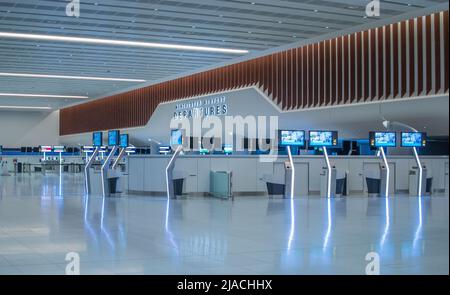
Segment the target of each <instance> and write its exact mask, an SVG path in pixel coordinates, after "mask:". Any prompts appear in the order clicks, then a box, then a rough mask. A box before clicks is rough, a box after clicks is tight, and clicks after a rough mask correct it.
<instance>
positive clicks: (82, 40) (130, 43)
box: [0, 32, 249, 54]
mask: <svg viewBox="0 0 450 295" xmlns="http://www.w3.org/2000/svg"><path fill="white" fill-rule="evenodd" d="M0 37H1V38H14V39H27V40H40V41H59V42H72V43H84V44H97V45H117V46H133V47H146V48H162V49H174V50H187V51H205V52H216V53H228V54H246V53H249V51H248V50H239V49H228V48H215V47H204V46H191V45H177V44H164V43H153V42H138V41H121V40H108V39H97V38H84V37H67V36H50V35H39V34H21V33H9V32H0Z"/></svg>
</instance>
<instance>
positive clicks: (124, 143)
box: [119, 134, 129, 149]
mask: <svg viewBox="0 0 450 295" xmlns="http://www.w3.org/2000/svg"><path fill="white" fill-rule="evenodd" d="M128 146H129V135H128V134H121V135H120V144H119V147H121V148H124V149H126V148H127V147H128Z"/></svg>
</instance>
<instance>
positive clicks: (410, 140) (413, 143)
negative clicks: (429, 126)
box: [402, 132, 427, 147]
mask: <svg viewBox="0 0 450 295" xmlns="http://www.w3.org/2000/svg"><path fill="white" fill-rule="evenodd" d="M426 145H427V135H426V133H423V132H402V147H425V146H426Z"/></svg>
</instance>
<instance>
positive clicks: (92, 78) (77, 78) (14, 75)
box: [0, 73, 147, 83]
mask: <svg viewBox="0 0 450 295" xmlns="http://www.w3.org/2000/svg"><path fill="white" fill-rule="evenodd" d="M0 77H23V78H49V79H71V80H93V81H113V82H138V83H143V82H147V80H140V79H124V78H102V77H88V76H87V77H82V76H61V75H42V74H21V73H0Z"/></svg>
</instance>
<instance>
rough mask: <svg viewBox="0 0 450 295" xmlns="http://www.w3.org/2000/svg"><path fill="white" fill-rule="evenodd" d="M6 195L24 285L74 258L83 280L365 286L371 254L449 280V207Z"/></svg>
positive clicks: (3, 222) (67, 182)
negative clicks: (342, 280) (216, 279)
mask: <svg viewBox="0 0 450 295" xmlns="http://www.w3.org/2000/svg"><path fill="white" fill-rule="evenodd" d="M1 185H2V186H1V188H0V191H1V192H2V198H0V262H1V261H2V260H5V261H8V265H12V263H15V265H17V266H20V267H23V269H22V270H21V271H20V272H22V273H27V271H29V270H30V268H26V267H25V266H26V265H30V264H31V265H33V263H40V265H46V266H48V267H50V266H52V267H53V266H54V265H55V264H56V265H57V264H58V263H59V264H64V263H65V261H64V256H65V254H66V253H68V252H69V251H75V252H79V253H80V255H81V259H82V262H84V263H85V265H84V268H82V269H83V270H82V272H83V274H109V273H124V272H126V273H136V274H364V271H365V265H366V261H365V256H366V254H367V253H368V252H371V251H375V252H377V253H379V254H380V256H381V261H382V267H381V272H382V273H383V274H422V273H426V274H447V273H448V257H449V255H448V249H449V246H448V245H449V244H448V241H449V235H448V218H449V217H448V208H449V204H448V196H439V195H434V196H432V197H420V198H418V197H409V196H402V195H395V196H394V195H392V196H391V197H389V198H368V197H365V196H354V195H352V196H349V197H343V198H331V199H326V198H320V197H317V196H311V197H309V198H295V199H281V198H280V199H276V198H275V199H268V198H265V197H247V196H246V197H236V198H235V199H234V201H232V200H218V199H214V198H201V197H192V198H182V199H177V200H167V199H166V198H163V197H146V196H122V197H119V198H102V197H101V196H85V195H84V188H83V178H82V176H81V177H79V176H77V175H68V174H64V173H63V174H62V175H58V174H54V175H46V176H44V175H37V174H32V175H30V176H25V175H21V176H17V177H9V178H2V179H1ZM431 208H433V211H432V210H431ZM41 259H42V261H41ZM36 261H37V262H36ZM15 268H17V267H16V266H14V267H13V266H11V267H9V266H8V269H7V270H8V271H11V272H13V271H14V269H15ZM63 270H64V269H63V267H60V270H59V271H61V272H62V271H63ZM36 271H37V270H36ZM0 273H2V267H0Z"/></svg>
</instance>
